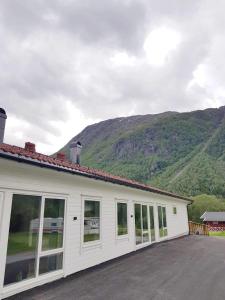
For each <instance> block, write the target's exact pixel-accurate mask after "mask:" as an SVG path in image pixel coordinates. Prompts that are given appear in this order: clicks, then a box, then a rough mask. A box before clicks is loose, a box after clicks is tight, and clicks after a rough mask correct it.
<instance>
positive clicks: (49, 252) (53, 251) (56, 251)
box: [36, 194, 67, 277]
mask: <svg viewBox="0 0 225 300" xmlns="http://www.w3.org/2000/svg"><path fill="white" fill-rule="evenodd" d="M46 199H61V200H64V216H63V241H62V247H60V248H56V249H51V250H42V239H43V225H44V209H45V200H46ZM66 209H67V201H66V199H65V197H63V196H62V197H60V196H58V195H57V196H55V195H54V196H52V195H48V194H43V195H42V199H41V211H40V228H39V239H38V248H37V250H38V259H37V267H36V277H38V276H43V275H46V274H48V273H51V272H55V271H51V272H46V273H43V274H39V264H40V258H41V257H45V256H49V255H54V254H59V253H62V254H63V265H62V269H64V263H65V262H64V257H65V255H64V254H65V241H66V239H65V232H66V231H65V225H66V218H65V217H66V215H67V214H66ZM56 271H59V270H56Z"/></svg>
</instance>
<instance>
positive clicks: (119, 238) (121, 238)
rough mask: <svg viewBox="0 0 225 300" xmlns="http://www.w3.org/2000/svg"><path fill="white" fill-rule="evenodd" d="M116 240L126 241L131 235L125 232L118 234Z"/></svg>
mask: <svg viewBox="0 0 225 300" xmlns="http://www.w3.org/2000/svg"><path fill="white" fill-rule="evenodd" d="M116 240H117V241H121V240H122V241H124V240H129V235H128V234H124V235H117V236H116Z"/></svg>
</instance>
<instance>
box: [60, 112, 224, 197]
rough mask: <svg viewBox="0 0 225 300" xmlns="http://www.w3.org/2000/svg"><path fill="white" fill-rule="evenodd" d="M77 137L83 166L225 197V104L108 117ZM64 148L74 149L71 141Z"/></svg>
mask: <svg viewBox="0 0 225 300" xmlns="http://www.w3.org/2000/svg"><path fill="white" fill-rule="evenodd" d="M76 139H77V140H80V141H81V143H82V144H83V150H82V155H81V162H82V164H83V165H86V166H89V167H94V168H98V169H103V170H105V171H108V172H110V173H112V174H115V175H120V176H125V177H128V178H131V179H134V180H138V181H141V182H145V183H149V184H151V185H153V186H156V187H159V188H163V189H166V190H168V191H171V192H175V193H178V194H181V195H186V196H196V195H199V194H207V195H216V196H217V197H219V198H220V197H222V198H225V184H224V178H225V107H221V108H219V109H207V110H204V111H194V112H190V113H175V112H167V113H163V114H158V115H144V116H133V117H126V118H117V119H113V120H107V121H104V122H100V123H98V124H94V125H91V126H88V127H87V128H85V129H84V130H83V131H82V132H81V133H80V134H79V135H78V136H77V137H76ZM62 151H64V152H65V153H66V155H68V154H69V143H68V144H67V145H66V146H65V147H64V148H63V149H62Z"/></svg>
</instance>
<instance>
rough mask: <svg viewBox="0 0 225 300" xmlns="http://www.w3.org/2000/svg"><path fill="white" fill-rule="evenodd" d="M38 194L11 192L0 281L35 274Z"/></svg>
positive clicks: (17, 279)
mask: <svg viewBox="0 0 225 300" xmlns="http://www.w3.org/2000/svg"><path fill="white" fill-rule="evenodd" d="M40 207H41V197H39V196H30V195H15V194H14V195H13V199H12V210H11V219H10V228H9V239H8V250H7V261H6V269H5V279H4V285H7V284H10V283H14V282H18V281H21V280H24V279H28V278H32V277H35V269H36V257H37V246H38V232H39V224H40Z"/></svg>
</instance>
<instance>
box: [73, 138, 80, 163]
mask: <svg viewBox="0 0 225 300" xmlns="http://www.w3.org/2000/svg"><path fill="white" fill-rule="evenodd" d="M81 150H82V145H81V143H80V142H79V141H75V140H74V141H72V143H71V144H70V160H71V161H72V162H73V163H75V164H78V165H79V164H80V153H81Z"/></svg>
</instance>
